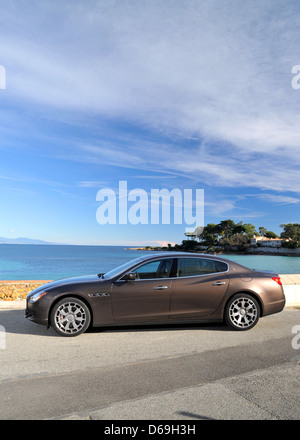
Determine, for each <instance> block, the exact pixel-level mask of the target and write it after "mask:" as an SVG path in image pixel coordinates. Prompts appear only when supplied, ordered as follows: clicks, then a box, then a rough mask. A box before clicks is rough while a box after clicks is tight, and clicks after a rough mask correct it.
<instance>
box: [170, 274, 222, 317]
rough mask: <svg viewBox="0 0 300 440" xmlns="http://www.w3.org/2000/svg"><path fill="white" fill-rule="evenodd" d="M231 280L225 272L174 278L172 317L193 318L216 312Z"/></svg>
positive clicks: (171, 304) (171, 301)
mask: <svg viewBox="0 0 300 440" xmlns="http://www.w3.org/2000/svg"><path fill="white" fill-rule="evenodd" d="M228 284H229V280H228V278H227V276H226V274H224V273H217V274H209V275H202V276H191V277H179V278H176V279H173V283H172V293H171V298H170V318H171V319H179V318H183V319H189V318H190V319H193V318H198V317H202V316H206V315H211V314H212V313H214V312H215V310H216V309H217V307H218V305H219V304H220V302H221V300H222V298H223V296H224V295H225V293H226V290H227V287H228Z"/></svg>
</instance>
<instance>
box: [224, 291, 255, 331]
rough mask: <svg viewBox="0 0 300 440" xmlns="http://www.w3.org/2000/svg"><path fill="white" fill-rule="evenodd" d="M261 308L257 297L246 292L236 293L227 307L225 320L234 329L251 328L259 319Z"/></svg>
mask: <svg viewBox="0 0 300 440" xmlns="http://www.w3.org/2000/svg"><path fill="white" fill-rule="evenodd" d="M259 314H260V308H259V304H258V302H257V301H256V299H255V298H253V297H252V296H251V295H248V294H246V293H238V294H236V295H234V296H233V297H232V298H231V299H230V300H229V301H228V303H227V305H226V308H225V316H224V317H225V322H226V324H227V325H229V327H231V328H232V329H234V330H250V329H251V328H253V327H254V326H255V325H256V324H257V322H258V320H259Z"/></svg>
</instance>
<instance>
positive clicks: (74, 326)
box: [50, 297, 91, 336]
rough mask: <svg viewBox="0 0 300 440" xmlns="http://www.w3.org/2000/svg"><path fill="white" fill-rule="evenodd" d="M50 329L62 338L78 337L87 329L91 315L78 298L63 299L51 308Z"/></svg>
mask: <svg viewBox="0 0 300 440" xmlns="http://www.w3.org/2000/svg"><path fill="white" fill-rule="evenodd" d="M50 322H51V325H52V327H53V328H54V329H55V330H56V331H57V333H59V334H60V335H62V336H78V335H80V334H81V333H83V332H85V330H86V329H87V328H88V327H89V325H90V322H91V314H90V311H89V309H88V307H87V306H86V304H84V302H83V301H80V299H78V298H72V297H68V298H63V299H62V300H60V301H59V302H58V303H57V304H55V306H54V307H53V309H52V311H51V315H50Z"/></svg>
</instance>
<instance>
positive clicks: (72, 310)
mask: <svg viewBox="0 0 300 440" xmlns="http://www.w3.org/2000/svg"><path fill="white" fill-rule="evenodd" d="M284 305H285V296H284V292H283V288H282V285H281V281H280V278H279V276H278V274H276V273H272V272H263V271H255V270H252V269H248V268H246V267H244V266H241V265H240V264H237V263H234V262H232V261H230V260H227V259H224V258H220V257H218V256H211V255H201V254H190V253H181V252H164V253H158V254H157V253H155V254H153V253H150V255H149V253H147V255H146V256H143V257H140V258H137V259H135V260H132V261H130V262H129V263H126V264H124V265H122V266H120V267H117V268H116V269H114V270H112V271H110V272H108V273H106V274H99V275H89V276H83V277H76V278H69V279H64V280H59V281H55V282H52V283H49V284H45V285H44V286H42V287H40V288H38V289H36V290H34V291H32V292H30V293H29V294H28V295H27V304H26V317H27V318H28V319H30V320H32V321H34V322H36V323H38V324H42V325H46V326H48V327H49V326H50V325H51V326H53V327H54V329H55V330H56V331H57V332H58V333H59V334H61V335H63V336H76V335H79V334H80V333H82V332H84V331H85V330H86V329H87V328H88V327H89V326H93V327H100V326H103V327H108V326H116V325H123V326H124V325H130V326H131V325H136V324H170V323H184V322H186V323H191V322H208V321H225V323H226V324H228V325H229V326H230V327H231V328H232V329H235V330H249V329H250V328H252V327H254V326H255V325H256V323H257V321H258V319H259V318H260V317H262V316H266V315H270V314H272V313H277V312H280V311H281V310H282V309H283V308H284Z"/></svg>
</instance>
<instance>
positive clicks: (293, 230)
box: [280, 223, 300, 249]
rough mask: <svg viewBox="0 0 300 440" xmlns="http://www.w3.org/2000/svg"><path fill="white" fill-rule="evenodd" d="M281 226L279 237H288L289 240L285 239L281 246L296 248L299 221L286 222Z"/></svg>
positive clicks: (299, 229)
mask: <svg viewBox="0 0 300 440" xmlns="http://www.w3.org/2000/svg"><path fill="white" fill-rule="evenodd" d="M280 227H281V228H283V232H282V233H281V238H289V239H290V240H289V241H285V242H284V243H283V244H282V246H283V247H285V248H290V249H296V248H297V247H300V224H299V223H287V224H283V225H280Z"/></svg>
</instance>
